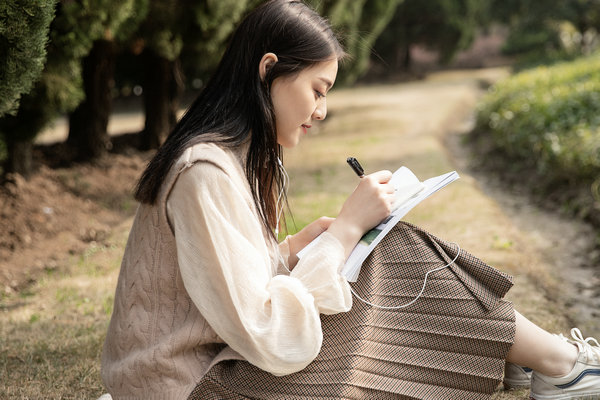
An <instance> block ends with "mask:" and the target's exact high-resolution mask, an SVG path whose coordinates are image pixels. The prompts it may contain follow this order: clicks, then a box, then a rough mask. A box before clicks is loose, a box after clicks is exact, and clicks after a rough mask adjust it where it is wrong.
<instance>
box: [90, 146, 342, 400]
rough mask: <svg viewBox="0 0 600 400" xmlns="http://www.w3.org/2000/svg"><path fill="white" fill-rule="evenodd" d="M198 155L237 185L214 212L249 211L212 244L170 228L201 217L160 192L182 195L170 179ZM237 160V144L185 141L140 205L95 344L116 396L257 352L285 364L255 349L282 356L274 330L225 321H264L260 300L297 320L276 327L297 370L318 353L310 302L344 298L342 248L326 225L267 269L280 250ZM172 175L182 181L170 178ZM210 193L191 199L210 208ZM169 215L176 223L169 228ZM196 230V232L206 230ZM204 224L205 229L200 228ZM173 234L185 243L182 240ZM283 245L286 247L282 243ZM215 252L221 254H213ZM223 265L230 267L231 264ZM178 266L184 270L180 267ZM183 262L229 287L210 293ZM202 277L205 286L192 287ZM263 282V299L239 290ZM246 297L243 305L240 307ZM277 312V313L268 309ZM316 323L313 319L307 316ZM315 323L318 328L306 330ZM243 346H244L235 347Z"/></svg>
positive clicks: (164, 391)
mask: <svg viewBox="0 0 600 400" xmlns="http://www.w3.org/2000/svg"><path fill="white" fill-rule="evenodd" d="M199 164H203V165H208V166H210V165H213V166H216V167H217V168H222V169H223V170H224V171H226V172H227V176H228V177H230V178H231V180H232V183H231V186H232V187H235V188H238V187H239V188H241V189H240V190H239V194H240V196H241V199H239V201H238V203H236V204H238V205H239V206H238V207H235V208H236V210H231V208H232V207H231V206H224V205H222V204H221V205H219V204H216V205H215V207H217V208H218V207H221V209H220V210H219V212H221V213H225V214H223V215H231V216H237V217H238V218H242V217H243V219H244V220H249V221H250V222H249V226H251V227H253V228H252V229H251V230H250V231H247V230H246V231H244V230H242V231H234V232H232V233H231V235H230V236H227V232H229V230H227V229H225V228H223V229H222V232H218V233H216V236H217V237H218V239H215V243H216V244H215V246H217V247H211V244H207V245H206V246H203V245H201V246H198V245H197V244H203V243H206V242H205V241H204V240H200V239H201V238H199V237H188V236H185V239H182V238H181V237H180V236H177V235H178V233H179V234H181V233H182V232H180V231H178V229H179V227H181V226H182V225H185V226H197V225H198V224H197V223H196V222H199V223H201V221H200V220H194V221H195V223H194V224H189V218H196V217H198V216H197V215H194V212H191V211H190V210H189V209H185V210H184V211H181V210H180V213H179V214H177V215H176V217H175V218H174V219H172V218H173V217H171V215H170V214H169V207H168V201H167V200H168V199H169V196H170V195H171V193H174V195H173V197H176V198H177V199H181V198H182V197H186V198H187V193H186V192H185V190H184V191H183V192H181V193H180V194H177V196H176V195H175V191H174V188H176V187H178V188H184V189H185V188H188V187H192V186H193V187H195V186H196V185H191V184H190V183H193V182H195V181H189V178H186V179H188V180H185V179H181V178H182V177H183V176H188V175H189V174H187V173H186V174H185V175H183V174H182V173H183V172H184V171H191V170H196V168H191V167H192V166H195V165H199ZM242 164H243V157H242V155H241V150H240V149H237V150H235V151H232V150H224V149H221V148H220V147H218V146H216V145H211V144H200V145H196V146H193V147H190V148H188V149H187V150H186V151H185V152H184V154H183V155H182V156H181V157H180V158H179V160H178V161H177V162H176V164H175V165H174V167H173V168H172V170H171V172H170V173H169V175H168V176H167V178H166V180H165V182H164V183H163V185H162V187H161V191H160V194H159V197H158V200H157V202H156V204H155V205H152V206H151V205H145V204H142V205H140V206H139V208H138V211H137V214H136V217H135V219H134V222H133V226H132V228H131V233H130V236H129V240H128V242H127V246H126V249H125V254H124V257H123V261H122V265H121V272H120V275H119V281H118V284H117V289H116V293H115V302H114V310H113V315H112V318H111V322H110V325H109V328H108V332H107V337H106V341H105V343H104V350H103V354H102V379H103V381H104V384H105V385H106V388H107V389H108V392H109V393H110V394H111V395H112V397H113V398H114V399H115V400H119V399H143V400H153V399H184V398H187V396H188V395H189V393H190V392H191V391H192V389H193V388H194V387H195V385H196V383H197V382H199V381H200V379H201V378H202V377H203V376H204V374H205V373H206V371H207V370H208V368H209V367H210V366H211V365H212V364H213V363H215V362H217V361H219V360H222V359H231V358H237V359H243V358H244V357H245V358H249V359H250V361H251V362H252V360H251V359H252V358H253V357H254V358H255V362H256V364H257V365H258V366H261V363H263V362H264V363H265V369H269V368H270V369H272V371H271V372H273V373H278V372H279V373H290V372H291V370H288V369H289V368H290V367H289V366H285V365H284V366H281V367H278V366H277V365H276V364H272V360H268V359H267V361H264V360H263V358H262V357H263V354H266V353H267V352H268V351H270V352H273V353H276V354H277V353H279V354H277V356H278V357H280V359H283V358H285V356H286V354H285V348H283V351H282V348H278V347H277V345H278V344H277V343H275V344H272V340H271V338H273V337H277V335H276V333H274V332H269V333H268V334H267V335H266V336H265V332H264V330H263V332H258V330H255V329H249V330H248V332H249V333H248V334H249V335H250V337H246V336H243V335H242V333H240V331H239V330H237V331H234V332H231V327H232V326H234V327H236V328H237V325H235V324H236V323H238V322H240V321H241V322H240V323H241V325H240V326H241V327H242V328H244V329H245V328H247V327H252V323H253V321H258V323H260V324H263V323H264V322H265V321H266V320H264V318H263V317H264V313H265V310H271V308H273V311H272V312H273V314H274V317H273V318H275V319H274V320H273V321H274V322H276V325H275V326H280V327H283V326H284V325H286V324H291V326H294V327H296V328H294V329H295V331H292V332H294V333H292V334H291V336H290V334H289V332H287V331H286V335H285V337H283V339H285V340H279V342H281V343H280V344H286V342H287V346H290V345H291V346H295V347H294V348H293V352H296V356H295V357H296V358H297V359H298V360H301V361H298V362H296V360H295V361H294V362H295V363H296V364H294V365H296V366H295V367H294V368H295V370H297V369H299V368H302V367H303V366H304V365H306V364H307V363H308V362H310V361H311V360H312V358H314V357H315V356H316V354H313V353H314V351H315V347H314V346H317V347H316V350H317V353H318V350H319V349H320V345H321V342H322V334H321V329H320V320H319V315H318V314H319V312H324V313H335V312H340V311H347V310H348V309H349V308H350V306H351V296H350V292H349V286H348V284H347V282H346V281H345V280H344V279H343V278H342V277H341V276H339V274H338V269H339V267H340V266H341V264H342V263H343V249H342V248H341V245H340V244H339V242H338V241H337V239H335V238H333V237H327V236H330V235H327V234H326V235H325V240H323V241H322V242H323V245H322V246H321V247H320V248H317V249H315V250H314V253H312V254H308V255H307V256H306V257H305V258H306V259H303V260H301V262H300V263H299V264H298V265H297V266H296V268H295V269H294V271H292V273H291V274H290V275H289V276H276V274H277V271H278V269H279V270H281V265H279V262H280V260H281V257H280V254H279V251H278V248H277V245H276V243H274V241H272V240H270V239H268V235H267V233H266V232H265V231H264V229H263V228H261V226H262V224H260V222H259V220H258V214H257V212H256V207H255V206H254V202H253V200H252V196H251V193H250V190H249V186H248V183H247V181H246V180H245V176H244V175H243V167H242ZM209 169H210V168H209ZM213 169H214V167H213ZM198 176H199V175H198ZM198 176H196V178H198ZM176 182H182V183H180V184H179V185H178V186H176V185H175V184H176ZM219 182H220V181H219ZM219 185H220V186H221V187H219ZM200 186H201V185H200ZM211 188H212V191H213V192H215V191H219V190H225V189H224V188H223V185H222V184H220V183H219V184H217V186H216V187H212V186H211ZM209 192H210V190H209ZM209 195H210V193H209ZM207 196H208V195H207ZM209 197H210V196H209ZM215 198H218V196H216V197H215ZM213 200H214V199H208V198H207V201H200V204H199V207H200V208H202V207H205V208H207V209H208V211H207V212H209V213H210V212H213V210H212V206H207V205H206V204H212V203H211V201H213ZM169 201H170V200H169ZM179 204H180V203H179ZM177 209H178V210H179V208H177ZM240 210H241V211H240ZM193 211H195V210H193ZM205 211H206V210H205ZM188 215H189V216H188ZM218 215H221V214H218ZM186 217H187V218H188V220H186V221H185V222H186V223H185V224H184V223H182V222H181V221H182V219H185V218H186ZM177 221H179V223H178V222H177ZM173 224H178V226H177V227H176V228H174V227H173ZM201 234H202V235H205V234H206V232H202V233H201ZM212 234H213V231H212V230H211V234H210V235H209V237H210V236H212ZM182 236H183V235H182ZM176 237H178V238H179V239H178V241H176V240H175V238H176ZM259 238H260V240H258V239H259ZM182 240H184V241H185V242H182ZM188 242H189V243H192V244H194V243H195V244H196V245H194V247H192V248H191V250H189V249H187V247H186V246H187V245H188V244H187V243H188ZM182 243H185V245H183V246H182ZM240 243H241V244H240ZM248 243H250V245H248ZM218 246H221V247H218ZM240 246H247V247H240ZM248 246H249V247H248ZM282 247H283V248H284V250H285V249H286V247H287V244H284V245H283V246H282ZM218 249H221V252H220V253H218V252H217V250H218ZM228 249H229V250H228ZM239 249H246V250H247V251H246V253H244V254H242V256H243V257H244V258H242V259H241V258H240V257H239V255H238V258H235V256H236V251H239ZM217 253H218V254H217ZM250 253H251V254H250ZM253 257H254V258H253ZM201 260H208V261H207V262H204V261H201ZM220 260H224V261H223V262H222V263H219V262H220ZM249 260H253V261H252V262H249ZM257 260H258V261H259V262H257ZM242 261H243V262H245V263H247V264H249V265H250V266H252V265H254V268H255V269H252V268H250V269H249V270H248V271H249V272H244V271H245V270H244V268H239V264H242ZM181 263H184V264H185V268H182V265H184V264H181ZM230 265H235V266H236V267H235V268H230V267H229V266H230ZM260 265H262V267H261V266H260ZM244 266H245V264H244ZM207 268H208V270H207ZM236 268H238V269H236ZM182 271H186V272H185V273H183V274H182ZM190 271H191V272H192V273H194V274H196V273H198V271H199V272H200V273H203V274H206V273H209V274H213V275H214V276H211V275H209V276H208V278H209V279H216V278H215V276H216V277H217V278H220V277H224V278H223V279H225V280H224V281H223V282H221V281H219V280H217V281H215V284H217V285H222V287H230V288H232V290H231V293H229V294H225V295H224V296H222V295H221V293H222V292H223V291H222V290H218V291H217V295H218V296H220V297H222V298H223V299H221V300H219V301H215V296H216V295H215V293H210V290H208V289H206V286H207V285H206V283H205V282H197V280H198V278H199V277H202V278H204V276H203V275H201V274H197V275H190ZM206 271H208V272H206ZM211 271H213V272H211ZM214 271H216V272H214ZM244 273H249V274H251V275H250V276H251V278H252V279H254V278H256V277H259V278H260V277H263V276H264V279H265V280H264V282H265V287H264V288H262V287H259V288H256V290H250V291H248V289H247V288H242V289H241V290H238V291H236V288H237V287H238V285H239V283H240V282H241V283H243V282H245V281H247V280H248V279H246V278H244V277H243V276H238V275H237V274H244ZM232 274H233V275H232ZM194 278H196V279H194ZM227 279H230V280H227ZM257 279H258V278H257ZM260 279H262V278H260ZM261 282H263V281H261ZM202 285H204V288H201V286H202ZM242 286H243V284H242ZM199 288H200V289H199ZM253 292H256V293H255V294H253ZM267 292H268V293H272V294H271V296H273V297H272V300H271V299H268V300H265V301H268V302H267V303H264V304H266V305H267V306H266V308H265V309H260V307H259V308H256V309H254V307H256V303H257V301H256V299H253V298H252V297H247V296H248V294H250V295H251V296H260V295H264V293H267ZM190 293H191V294H192V296H191V297H190ZM227 296H231V297H227ZM244 296H246V297H244ZM261 301H262V300H261ZM258 303H259V304H260V301H259V302H258ZM271 303H272V304H273V305H272V306H271ZM232 304H234V305H233V306H232ZM249 304H252V306H251V307H249V306H248V305H249ZM200 310H204V311H202V312H201V311H200ZM277 310H279V311H277ZM282 310H283V311H282ZM277 312H279V313H280V315H275V314H276V313H277ZM202 313H205V314H204V315H203V314H202ZM205 317H206V318H208V319H209V320H211V321H212V322H211V324H216V325H213V326H215V327H220V328H221V329H223V327H228V329H227V330H223V331H221V332H222V337H224V338H226V339H227V343H228V344H229V345H230V346H231V347H233V349H235V350H237V351H238V352H239V353H241V354H242V356H244V357H242V356H240V354H237V353H236V352H235V351H233V350H232V349H231V348H230V347H229V346H227V345H226V344H225V342H224V340H223V339H221V337H220V335H217V333H215V330H213V328H212V327H211V325H209V323H208V322H207V320H206V319H205ZM228 318H229V319H230V320H231V321H234V322H233V324H234V325H231V324H229V325H227V324H228V322H227V321H225V322H223V319H225V320H227V319H228ZM238 318H241V319H238ZM244 318H246V319H247V321H245V320H244ZM257 318H258V319H257ZM261 318H263V319H261ZM294 318H295V319H296V320H294ZM315 323H317V324H319V325H318V326H317V327H315V326H313V325H311V324H315ZM301 326H303V328H300V327H301ZM315 329H316V331H317V332H318V335H317V336H315V333H314V332H312V331H313V330H315ZM311 332H312V333H311ZM296 334H297V336H295V335H296ZM252 335H254V336H252ZM256 335H258V336H256ZM261 335H262V336H261ZM263 336H264V337H263ZM313 337H314V339H313ZM288 339H289V340H288ZM300 339H302V340H300ZM303 340H304V341H305V342H302V341H303ZM300 342H302V343H306V344H304V345H302V346H306V349H303V348H302V346H300V345H298V343H300ZM249 343H252V344H251V345H249ZM254 346H258V347H257V348H255V347H254ZM260 346H262V348H261V347H260ZM273 346H274V347H273ZM267 348H269V350H268V351H267V350H266V349H267ZM273 349H274V350H273ZM246 350H247V354H245V353H244V351H246ZM256 354H258V356H257V355H256ZM282 356H283V357H282ZM298 357H299V358H298ZM267 358H268V357H267ZM275 361H277V360H275ZM267 366H268V367H269V368H267ZM278 368H279V369H278Z"/></svg>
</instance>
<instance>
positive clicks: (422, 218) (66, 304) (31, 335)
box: [0, 68, 600, 399]
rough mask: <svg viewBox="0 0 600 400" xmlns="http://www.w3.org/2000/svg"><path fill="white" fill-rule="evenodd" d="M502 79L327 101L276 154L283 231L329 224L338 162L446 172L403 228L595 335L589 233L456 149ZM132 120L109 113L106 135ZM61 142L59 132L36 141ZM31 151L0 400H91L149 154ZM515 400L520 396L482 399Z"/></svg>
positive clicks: (523, 301) (342, 175) (8, 213)
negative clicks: (439, 243) (481, 265)
mask: <svg viewBox="0 0 600 400" xmlns="http://www.w3.org/2000/svg"><path fill="white" fill-rule="evenodd" d="M506 75H507V71H506V70H505V69H502V68H496V69H484V70H469V71H456V72H445V73H437V74H433V75H432V76H430V77H429V78H428V79H426V80H423V81H419V82H412V83H405V84H397V85H386V86H364V87H360V88H353V89H341V90H337V91H333V92H332V93H331V94H330V95H328V97H327V100H328V105H329V116H328V119H327V120H326V121H325V122H324V123H323V124H321V125H320V126H317V127H314V128H313V129H311V134H309V135H308V136H307V137H306V138H304V140H303V141H302V142H301V144H300V145H299V146H298V147H297V148H295V149H293V150H291V151H289V152H287V153H286V154H285V160H284V162H285V164H286V167H287V169H288V172H289V174H290V177H291V182H292V184H291V189H290V193H289V199H290V205H291V209H292V211H293V212H294V217H295V221H296V224H297V225H298V227H301V226H302V225H303V224H304V223H306V222H308V221H309V220H311V219H313V218H316V217H318V216H320V215H335V214H336V212H337V210H338V209H339V206H340V205H341V202H342V201H343V199H344V198H345V197H346V196H347V194H348V193H349V192H350V191H351V190H352V188H353V187H354V185H355V184H356V181H355V179H356V177H355V176H353V174H352V172H351V171H350V169H349V168H348V167H347V166H346V165H345V159H346V157H347V156H350V155H352V156H355V157H357V158H358V159H359V160H360V161H361V163H362V164H363V166H364V167H365V168H366V169H367V172H370V171H374V170H377V169H383V168H385V169H392V170H393V169H395V168H398V167H399V166H401V165H406V166H409V167H410V168H411V169H412V170H413V171H414V172H415V173H416V174H417V176H419V177H420V178H421V179H426V178H428V177H430V176H434V175H438V174H441V173H444V172H447V171H450V170H457V171H458V172H459V174H460V175H461V179H460V180H459V181H457V182H455V183H453V184H451V185H450V186H448V187H447V188H444V189H443V190H442V191H440V192H438V193H436V194H435V195H434V196H432V197H431V198H430V199H428V200H427V201H425V202H423V203H422V204H420V205H419V206H418V207H417V208H415V210H413V211H411V213H410V214H409V215H408V216H407V219H408V220H409V221H411V222H414V223H416V224H418V225H420V226H423V227H424V228H426V229H428V230H429V231H431V232H433V233H435V234H436V235H437V236H439V237H441V238H444V239H451V240H452V241H455V242H457V243H460V245H461V247H462V248H464V249H466V250H468V251H469V252H471V253H473V254H475V255H477V256H479V257H480V258H482V259H483V260H485V261H486V262H488V263H490V264H492V265H494V266H496V267H498V268H500V269H502V270H504V271H506V272H508V273H510V274H512V275H514V276H515V282H516V285H515V287H514V288H513V289H512V290H511V291H510V292H509V299H510V300H512V301H513V302H514V303H515V306H516V308H517V309H519V310H520V311H521V312H522V313H523V314H524V315H526V316H528V317H529V318H530V319H532V320H533V321H534V322H536V323H537V324H539V325H540V326H542V327H543V328H545V329H548V330H550V331H552V332H563V333H565V334H566V333H568V328H570V327H571V326H572V325H575V324H576V325H578V326H580V327H582V330H584V334H585V335H586V336H599V333H600V326H599V325H598V319H599V318H598V314H595V310H596V309H598V307H597V305H598V304H597V303H594V302H595V301H597V298H598V296H597V293H594V290H596V289H595V288H596V287H597V286H598V282H599V281H598V276H597V271H595V270H594V268H593V267H594V266H593V265H592V263H593V262H592V261H591V260H593V257H594V253H593V236H594V234H593V231H592V230H591V229H590V228H589V227H587V226H586V225H584V224H581V223H579V222H577V221H573V220H570V219H566V218H564V217H561V216H560V215H559V214H558V213H556V212H549V211H544V210H543V209H540V208H539V207H537V206H535V205H533V204H531V203H530V202H529V201H528V200H527V198H526V197H524V196H523V195H521V194H520V193H519V192H518V191H516V189H507V188H505V187H504V186H502V185H501V184H500V183H499V182H498V181H497V180H496V179H495V177H494V176H491V175H490V174H489V172H488V173H486V175H482V174H481V173H480V172H478V171H476V170H474V169H472V168H471V167H470V165H471V164H470V162H469V160H470V159H471V157H473V155H471V154H469V151H468V146H467V145H466V144H465V143H464V141H463V138H464V135H465V132H467V131H468V129H469V127H470V123H471V120H472V115H473V110H474V107H475V104H476V102H477V99H478V98H479V96H480V95H481V94H482V92H483V89H484V88H485V87H486V86H487V85H489V84H490V82H493V81H495V80H497V79H501V78H502V77H504V76H506ZM115 121H121V123H120V124H119V123H115ZM139 121H140V117H139V115H138V114H135V113H127V114H120V115H119V114H118V115H117V116H116V117H115V118H114V119H113V125H112V128H111V129H112V132H113V133H117V132H122V131H123V130H126V131H129V130H132V127H135V126H136V124H138V123H139ZM61 135H62V133H61V132H60V123H59V124H57V125H56V126H55V128H54V129H53V130H51V131H49V132H48V133H47V135H45V136H44V142H45V143H49V142H51V141H52V139H53V138H54V139H56V138H60V136H61ZM37 151H38V156H37V160H38V161H39V163H40V167H39V171H38V172H37V173H36V174H35V175H34V176H33V177H31V178H30V179H29V180H24V179H22V178H20V177H18V176H15V177H12V182H11V183H9V184H7V185H6V186H5V187H4V188H2V189H1V192H0V225H1V226H2V229H1V230H0V290H1V292H2V295H1V296H0V338H4V339H2V340H3V342H4V343H3V345H2V346H0V376H5V377H7V379H2V380H0V381H1V382H0V397H1V398H93V397H94V396H98V395H100V394H101V393H102V388H101V383H100V379H99V373H98V369H99V353H100V347H101V343H102V339H103V335H104V331H105V328H106V324H107V322H108V319H109V317H110V310H111V307H112V293H113V292H114V287H115V283H116V278H117V274H118V265H119V261H120V255H121V254H122V251H123V247H124V245H125V240H126V237H127V232H128V229H129V226H130V224H131V220H132V216H133V214H134V212H135V209H136V204H135V202H134V201H133V200H132V197H131V192H132V189H133V185H134V184H135V181H136V179H137V177H138V176H139V174H140V172H141V171H142V169H143V167H144V165H145V164H146V162H147V161H148V159H149V157H150V156H151V153H141V152H138V151H135V150H133V148H131V147H127V146H126V145H119V146H115V151H114V152H112V153H110V154H108V155H106V156H105V157H103V158H102V159H100V160H98V161H97V162H95V163H93V164H78V165H74V166H69V167H54V166H53V165H52V157H50V156H49V155H51V148H49V147H40V148H39V149H38V150H37ZM317 205H318V207H317ZM292 226H293V225H292ZM49 336H52V337H49ZM74 359H76V360H74ZM525 398H527V393H526V391H517V392H503V391H500V390H499V391H498V392H497V393H496V395H495V396H494V399H525Z"/></svg>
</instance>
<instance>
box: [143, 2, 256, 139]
mask: <svg viewBox="0 0 600 400" xmlns="http://www.w3.org/2000/svg"><path fill="white" fill-rule="evenodd" d="M255 3H256V0H254V1H252V0H203V1H190V0H153V1H152V2H151V3H150V11H149V14H148V18H147V19H146V20H145V21H144V23H143V24H142V26H141V28H140V32H139V36H140V37H141V38H142V39H143V41H144V43H145V44H146V47H145V49H144V52H143V54H142V57H143V58H144V60H145V63H144V69H145V74H144V75H145V80H144V85H143V88H144V107H145V113H146V123H145V127H144V130H143V132H142V134H141V138H140V147H141V148H142V149H151V148H157V147H158V146H159V145H160V144H161V143H162V142H163V141H164V139H165V138H166V136H167V134H168V133H169V131H170V130H171V129H172V127H173V125H174V124H175V120H176V112H177V109H178V105H179V98H180V96H181V93H182V89H183V85H184V78H183V67H182V58H183V59H184V60H187V63H186V67H187V68H186V69H187V71H189V72H190V73H191V74H193V75H194V76H199V77H204V78H205V77H206V76H208V74H209V73H210V72H211V71H212V69H213V68H214V67H215V66H216V64H217V62H218V59H219V58H220V55H221V52H222V51H223V44H224V42H225V41H226V40H227V38H228V37H229V35H230V33H231V32H232V31H233V29H234V27H235V26H236V24H237V22H238V21H239V20H240V18H241V16H242V15H243V13H244V12H246V11H247V9H248V7H249V5H250V4H255ZM184 48H185V56H183V57H182V50H183V49H184Z"/></svg>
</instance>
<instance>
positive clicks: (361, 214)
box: [327, 170, 394, 257]
mask: <svg viewBox="0 0 600 400" xmlns="http://www.w3.org/2000/svg"><path fill="white" fill-rule="evenodd" d="M391 178H392V173H391V172H390V171H385V170H384V171H378V172H374V173H372V174H370V175H366V176H364V177H363V178H361V180H360V183H359V184H358V186H357V187H356V189H355V190H354V192H352V194H351V195H350V197H348V199H347V200H346V201H345V202H344V205H343V206H342V210H341V211H340V213H339V215H338V216H337V218H336V219H335V221H333V222H332V223H331V225H330V226H329V229H328V230H327V231H328V232H330V233H331V234H333V235H334V236H335V237H336V238H337V239H338V240H339V241H340V242H341V243H342V245H343V246H344V248H345V249H346V257H347V256H348V255H350V252H351V251H352V249H353V248H354V246H356V243H358V241H359V240H360V238H361V237H362V236H363V235H364V234H365V233H366V232H367V231H369V230H370V229H371V228H373V227H375V226H377V225H378V224H379V223H380V222H381V221H382V220H383V219H385V218H386V217H387V216H389V215H390V212H391V210H392V203H393V200H394V187H393V186H392V185H391V184H390V183H389V181H390V179H391Z"/></svg>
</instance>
